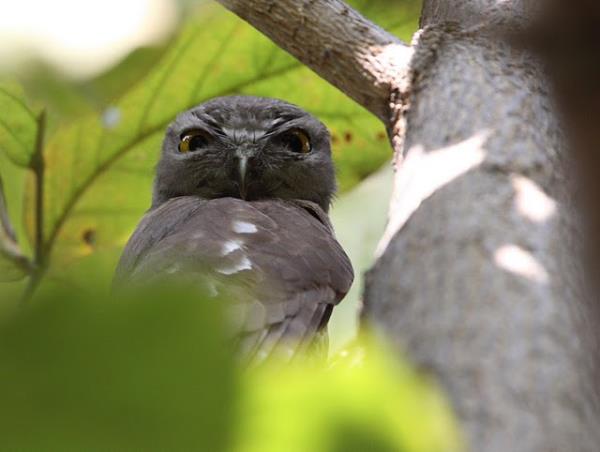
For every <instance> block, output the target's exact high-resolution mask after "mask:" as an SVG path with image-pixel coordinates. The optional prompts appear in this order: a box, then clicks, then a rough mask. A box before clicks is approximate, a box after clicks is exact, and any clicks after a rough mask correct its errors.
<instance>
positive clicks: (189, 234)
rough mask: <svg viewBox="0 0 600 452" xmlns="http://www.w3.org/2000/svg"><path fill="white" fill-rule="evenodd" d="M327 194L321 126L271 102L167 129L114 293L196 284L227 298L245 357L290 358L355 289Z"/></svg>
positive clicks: (246, 104) (184, 118)
mask: <svg viewBox="0 0 600 452" xmlns="http://www.w3.org/2000/svg"><path fill="white" fill-rule="evenodd" d="M334 191H335V177H334V169H333V164H332V161H331V151H330V145H329V134H328V132H327V129H326V128H325V126H323V124H321V122H319V121H318V120H317V119H315V118H314V117H312V116H311V115H309V114H308V113H306V112H304V111H303V110H301V109H299V108H298V107H295V106H293V105H290V104H288V103H285V102H283V101H279V100H275V99H266V98H256V97H246V96H232V97H224V98H217V99H213V100H211V101H209V102H207V103H205V104H203V105H200V106H198V107H196V108H194V109H192V110H189V111H187V112H184V113H182V114H180V115H179V116H178V117H177V119H176V120H175V121H174V122H173V123H172V124H171V125H170V126H169V128H168V130H167V133H166V136H165V139H164V142H163V151H162V156H161V159H160V162H159V164H158V167H157V174H156V179H155V184H154V196H153V202H152V208H151V209H150V211H149V212H148V213H147V214H146V215H145V216H144V218H143V219H142V221H141V222H140V224H139V225H138V227H137V229H136V231H135V232H134V234H133V236H132V237H131V239H130V240H129V242H128V244H127V246H126V247H125V250H124V252H123V255H122V257H121V261H120V262H119V266H118V268H117V271H116V275H115V285H116V286H117V287H123V286H125V287H127V286H130V285H133V284H139V283H144V282H146V281H151V280H155V279H159V280H160V279H163V278H164V279H168V278H171V277H177V278H182V279H184V280H188V281H199V280H201V281H202V282H203V285H204V287H205V288H206V290H207V291H208V292H209V293H214V294H218V293H221V292H222V291H226V292H227V294H228V295H229V298H230V299H231V303H232V306H230V308H231V309H229V312H230V313H231V317H232V322H233V323H234V328H235V329H236V331H237V332H238V341H239V343H238V347H239V350H240V352H241V353H242V354H243V355H244V356H246V357H249V358H258V359H262V358H264V357H266V356H268V355H270V354H271V353H272V351H273V350H274V349H275V348H279V349H280V351H281V350H283V351H284V352H287V353H289V354H291V355H293V354H294V353H295V352H296V351H297V350H298V349H299V348H305V347H308V346H309V345H310V344H311V343H313V342H314V341H315V340H317V338H322V337H323V336H324V335H325V331H326V330H325V327H326V324H327V321H328V320H329V316H330V314H331V311H332V308H333V306H334V305H335V304H337V303H338V302H339V301H340V300H341V299H342V298H343V297H344V295H345V294H346V292H347V291H348V290H349V288H350V285H351V283H352V279H353V273H352V267H351V264H350V262H349V260H348V257H347V256H346V254H345V253H344V251H343V250H342V248H341V246H340V245H339V244H338V242H337V241H336V239H335V236H334V234H333V229H332V227H331V224H330V222H329V219H328V217H327V211H328V209H329V205H330V202H331V198H332V196H333V193H334Z"/></svg>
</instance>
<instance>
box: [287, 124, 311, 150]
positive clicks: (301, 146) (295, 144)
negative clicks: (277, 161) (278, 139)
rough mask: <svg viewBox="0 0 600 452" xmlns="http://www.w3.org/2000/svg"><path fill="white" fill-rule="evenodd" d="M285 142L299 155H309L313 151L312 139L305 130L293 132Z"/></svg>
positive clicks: (288, 134) (289, 133)
mask: <svg viewBox="0 0 600 452" xmlns="http://www.w3.org/2000/svg"><path fill="white" fill-rule="evenodd" d="M284 141H285V144H286V145H287V146H288V147H289V148H290V149H291V150H292V151H294V152H297V153H299V154H307V153H309V152H310V151H311V150H312V146H311V144H310V138H309V137H308V134H307V133H306V132H305V131H304V130H300V129H294V130H291V131H290V132H288V133H287V134H286V135H285V138H284Z"/></svg>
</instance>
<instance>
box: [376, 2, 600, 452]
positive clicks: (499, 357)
mask: <svg viewBox="0 0 600 452" xmlns="http://www.w3.org/2000/svg"><path fill="white" fill-rule="evenodd" d="M452 3H456V5H452ZM476 3H477V2H470V3H469V6H470V8H469V11H468V14H464V16H463V15H462V14H461V6H462V2H459V1H456V2H452V1H448V0H446V1H444V2H441V1H440V2H425V5H424V16H423V18H422V22H423V23H427V24H430V25H428V27H427V28H426V29H425V30H424V31H423V32H422V33H421V34H420V36H419V38H418V41H417V42H416V44H415V55H414V57H413V59H412V62H411V72H412V74H413V77H412V83H411V86H410V99H409V106H408V108H407V111H406V117H405V121H406V124H407V128H406V131H407V133H406V137H405V140H404V145H403V149H402V152H401V153H399V154H398V156H397V160H396V166H397V173H396V178H395V187H394V195H393V197H392V198H393V201H392V205H391V207H390V220H389V224H388V229H387V231H386V233H385V236H384V238H383V240H382V243H381V245H380V256H379V258H378V260H377V263H376V265H375V266H374V268H373V269H372V270H371V272H370V273H369V275H368V277H367V289H366V293H365V308H364V318H366V319H368V320H369V322H370V323H371V324H374V325H375V326H376V328H378V329H382V330H383V331H385V333H386V335H387V337H389V338H392V339H393V340H394V342H395V343H396V344H397V345H399V346H400V348H401V349H402V350H405V351H406V353H408V355H409V356H410V358H411V359H412V360H413V361H415V362H417V363H419V364H420V365H422V366H424V367H425V368H426V369H428V370H430V371H431V372H432V373H433V374H434V375H436V376H437V377H438V378H439V380H440V381H441V382H442V384H443V385H444V386H445V388H446V389H447V391H448V393H449V394H450V396H451V398H452V401H453V404H454V407H455V408H456V410H457V412H458V414H459V416H460V417H461V418H462V419H463V421H464V426H465V428H466V433H467V436H468V439H469V441H470V445H471V448H472V450H474V451H494V452H496V451H497V452H504V451H528V452H531V451H540V452H542V451H557V452H558V451H590V452H592V451H597V450H598V448H599V447H600V435H599V434H598V433H599V431H600V429H599V428H598V427H599V425H598V421H597V419H598V405H597V400H596V399H595V398H594V381H593V379H592V375H593V374H592V366H593V358H594V356H593V355H594V354H595V353H597V352H596V349H595V348H593V345H594V342H593V341H592V339H593V336H591V330H590V329H589V326H590V325H586V320H587V318H588V313H587V312H586V305H585V304H584V303H583V300H582V299H581V296H582V295H581V291H580V290H579V284H580V282H579V281H578V279H577V276H578V267H577V266H576V265H574V263H575V262H577V259H578V255H577V254H576V251H577V246H576V245H577V244H576V242H575V241H574V239H575V236H574V233H575V228H574V226H573V225H572V224H570V223H573V222H575V221H576V217H575V216H574V215H575V214H574V213H573V212H569V211H568V209H567V208H566V206H568V205H569V201H570V199H569V194H570V192H569V188H570V186H569V184H568V183H567V181H568V179H567V178H568V176H569V174H568V171H569V169H568V168H567V167H566V165H565V164H564V162H565V161H566V157H567V156H566V155H565V152H566V151H565V146H564V143H563V141H562V137H561V134H560V133H559V130H560V126H559V124H558V121H557V118H556V114H555V109H554V107H553V105H552V103H551V101H550V98H549V95H548V89H547V86H546V85H547V83H546V81H545V79H544V75H543V74H542V71H541V70H540V68H539V67H538V64H539V63H538V62H536V61H535V59H534V58H533V56H532V55H531V54H528V53H527V52H523V51H519V50H516V49H514V48H512V47H511V46H510V45H509V44H508V43H506V42H503V41H502V39H501V36H499V35H498V34H497V33H496V32H494V28H495V27H493V26H490V28H489V29H487V30H486V27H485V26H482V27H476V28H474V29H472V30H469V29H467V28H465V27H462V26H461V25H457V24H453V25H447V24H446V25H445V24H444V20H446V19H452V20H453V21H457V22H458V24H462V23H463V22H464V23H465V24H466V25H471V24H472V23H473V21H474V18H475V20H476V19H477V17H478V14H477V13H478V12H479V13H480V15H479V17H480V18H481V19H483V18H485V19H486V20H490V19H491V20H492V21H493V19H494V17H493V16H492V15H491V14H493V13H491V12H488V13H487V16H484V15H482V13H481V11H482V10H480V11H477V9H476V7H475V4H476ZM481 3H482V4H483V3H484V2H481ZM434 4H435V5H434ZM442 4H443V5H444V6H445V8H443V9H442V8H441V7H440V6H439V5H442ZM454 6H455V7H454ZM507 11H511V10H510V8H507V9H505V10H503V11H501V13H502V14H506V13H507ZM462 12H465V11H464V10H463V11H462ZM465 13H466V12H465ZM512 13H513V14H515V15H520V16H521V17H523V16H524V14H523V12H522V11H519V8H517V7H516V6H513V7H512ZM586 333H590V336H588V335H587V334H586Z"/></svg>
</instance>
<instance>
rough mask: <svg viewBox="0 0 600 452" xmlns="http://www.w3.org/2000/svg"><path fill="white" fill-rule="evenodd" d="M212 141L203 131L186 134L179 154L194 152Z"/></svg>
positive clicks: (181, 142) (182, 139) (180, 144)
mask: <svg viewBox="0 0 600 452" xmlns="http://www.w3.org/2000/svg"><path fill="white" fill-rule="evenodd" d="M209 141H210V135H209V134H208V133H206V132H204V131H202V130H193V131H191V132H186V133H185V134H184V135H183V136H182V137H181V141H180V142H179V152H180V153H182V154H185V153H186V152H194V151H198V150H200V149H202V148H203V147H205V146H206V145H207V144H208V143H209Z"/></svg>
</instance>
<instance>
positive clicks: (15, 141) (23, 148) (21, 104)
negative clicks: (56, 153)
mask: <svg viewBox="0 0 600 452" xmlns="http://www.w3.org/2000/svg"><path fill="white" fill-rule="evenodd" d="M36 134H37V120H36V116H35V114H34V113H33V111H32V110H31V109H30V108H29V106H28V105H27V103H26V100H25V97H24V95H23V91H22V89H21V87H20V86H19V85H18V84H16V83H11V82H0V152H3V153H4V154H5V155H6V156H7V157H8V158H9V159H10V160H11V161H13V162H14V163H16V164H17V165H20V166H29V164H30V162H31V157H32V156H33V153H34V151H35V139H36Z"/></svg>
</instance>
